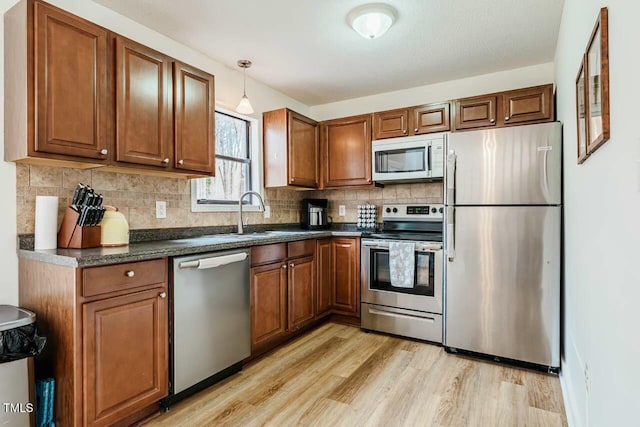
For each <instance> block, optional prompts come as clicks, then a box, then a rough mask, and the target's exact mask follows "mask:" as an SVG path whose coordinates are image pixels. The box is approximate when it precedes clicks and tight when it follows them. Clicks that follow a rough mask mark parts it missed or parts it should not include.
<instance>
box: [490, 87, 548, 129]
mask: <svg viewBox="0 0 640 427" xmlns="http://www.w3.org/2000/svg"><path fill="white" fill-rule="evenodd" d="M502 111H503V112H504V124H505V125H510V124H517V123H527V122H537V121H548V120H552V118H553V116H554V114H553V85H552V84H548V85H544V86H536V87H532V88H527V89H520V90H512V91H510V92H505V93H504V94H502Z"/></svg>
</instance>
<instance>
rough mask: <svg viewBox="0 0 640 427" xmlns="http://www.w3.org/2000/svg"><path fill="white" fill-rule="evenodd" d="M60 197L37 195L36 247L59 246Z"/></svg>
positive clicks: (48, 247) (37, 248)
mask: <svg viewBox="0 0 640 427" xmlns="http://www.w3.org/2000/svg"><path fill="white" fill-rule="evenodd" d="M57 234H58V197H57V196H36V235H35V244H34V249H36V250H39V249H55V248H57V247H58V239H57Z"/></svg>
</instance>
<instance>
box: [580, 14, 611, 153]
mask: <svg viewBox="0 0 640 427" xmlns="http://www.w3.org/2000/svg"><path fill="white" fill-rule="evenodd" d="M583 67H584V74H585V78H586V82H585V83H586V89H587V94H586V107H587V118H588V120H587V132H586V136H587V154H591V153H593V152H594V151H595V150H597V149H598V148H600V147H601V146H602V144H604V143H605V142H606V141H608V140H609V133H610V127H609V19H608V10H607V8H606V7H603V8H602V9H600V14H599V15H598V19H597V21H596V25H595V26H594V28H593V32H592V33H591V38H590V39H589V44H588V45H587V51H586V53H585V58H584V61H583Z"/></svg>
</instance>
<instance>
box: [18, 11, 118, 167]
mask: <svg viewBox="0 0 640 427" xmlns="http://www.w3.org/2000/svg"><path fill="white" fill-rule="evenodd" d="M34 7H35V42H34V49H35V52H34V56H35V64H36V65H35V74H36V77H35V79H34V83H35V93H34V96H35V100H36V123H37V124H36V126H35V130H36V132H35V133H36V135H35V143H34V147H33V150H34V151H35V152H44V153H53V154H61V155H66V156H77V157H83V158H88V159H96V160H103V159H106V157H107V154H108V151H107V150H108V148H107V137H106V129H107V101H106V97H107V44H108V42H107V31H106V30H104V29H103V28H100V27H98V26H96V25H94V24H91V23H90V22H87V21H85V20H83V19H81V18H76V17H74V16H72V15H69V14H67V13H65V12H63V11H60V10H58V9H55V8H51V7H49V6H47V5H45V4H42V3H38V2H36V3H35V6H34ZM25 72H26V70H25Z"/></svg>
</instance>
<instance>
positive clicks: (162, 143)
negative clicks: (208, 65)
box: [115, 36, 173, 168]
mask: <svg viewBox="0 0 640 427" xmlns="http://www.w3.org/2000/svg"><path fill="white" fill-rule="evenodd" d="M115 43H116V55H115V56H116V73H115V74H116V160H117V161H118V162H127V163H134V164H142V165H150V166H158V167H164V168H168V167H169V166H171V164H170V163H171V158H170V157H169V154H170V147H171V146H172V145H173V117H172V110H171V106H172V101H171V99H172V87H171V86H172V85H171V82H172V79H171V62H172V61H171V58H169V57H167V56H165V55H163V54H161V53H159V52H156V51H154V50H152V49H149V48H148V47H146V46H143V45H141V44H139V43H135V42H133V41H131V40H127V39H125V38H123V37H120V36H118V37H116V41H115Z"/></svg>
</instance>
